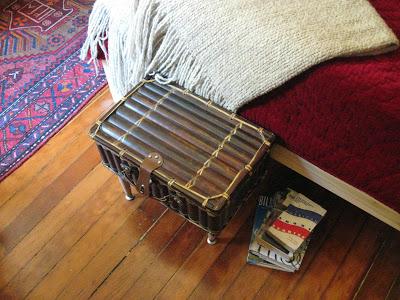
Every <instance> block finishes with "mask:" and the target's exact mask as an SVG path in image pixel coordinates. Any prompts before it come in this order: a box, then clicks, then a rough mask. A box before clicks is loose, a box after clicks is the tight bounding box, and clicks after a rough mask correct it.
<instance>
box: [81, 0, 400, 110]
mask: <svg viewBox="0 0 400 300" xmlns="http://www.w3.org/2000/svg"><path fill="white" fill-rule="evenodd" d="M106 39H107V40H108V51H106V47H105V44H104V41H105V40H106ZM97 45H99V46H100V47H101V49H102V50H103V51H104V52H105V53H106V55H107V56H106V58H107V62H108V67H109V70H108V81H109V86H110V89H111V92H112V94H113V97H115V98H117V99H118V98H121V97H122V96H123V95H124V94H125V93H127V92H128V91H129V90H130V89H131V88H132V87H133V86H134V85H135V84H137V83H138V82H139V81H140V80H141V79H142V78H144V77H145V75H146V74H149V73H151V72H158V73H160V74H161V75H162V77H164V78H168V80H170V81H174V82H177V83H178V84H179V85H181V86H183V87H185V88H187V89H189V90H192V91H194V92H195V93H197V94H199V95H201V96H203V97H205V98H208V99H212V100H213V101H214V102H216V103H218V104H220V105H222V106H224V107H225V108H227V109H229V110H232V111H235V110H237V109H238V108H239V107H240V106H242V105H243V104H245V103H247V102H248V101H250V100H252V99H254V98H256V97H258V96H260V95H262V94H265V93H267V92H269V91H271V90H272V89H274V88H276V87H278V86H279V85H281V84H283V83H284V82H286V81H287V80H289V79H290V78H292V77H294V76H296V75H298V74H299V73H301V72H303V71H304V70H306V69H308V68H310V67H312V66H314V65H316V64H318V63H320V62H323V61H326V60H329V59H332V58H334V57H343V56H352V55H370V54H379V53H383V52H387V51H390V50H393V49H395V48H397V47H398V45H399V41H398V39H397V38H396V36H395V35H394V33H393V32H392V31H391V30H390V28H388V26H387V25H386V24H385V22H384V21H383V20H382V19H381V17H380V16H379V15H378V13H377V12H376V11H375V9H374V8H373V7H372V6H371V5H370V4H369V2H368V1H366V0H306V1H305V0H268V1H267V0H220V1H217V0H201V1H199V0H97V1H96V3H95V5H94V8H93V12H92V14H91V16H90V21H89V29H88V38H87V40H86V42H85V44H84V46H83V48H82V58H84V57H85V56H86V54H87V52H88V50H89V51H90V53H91V57H92V58H95V57H96V56H97Z"/></svg>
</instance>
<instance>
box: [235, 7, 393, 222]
mask: <svg viewBox="0 0 400 300" xmlns="http://www.w3.org/2000/svg"><path fill="white" fill-rule="evenodd" d="M370 2H371V3H372V4H373V6H374V7H375V8H376V9H377V11H378V12H379V13H380V15H381V16H382V17H383V18H384V19H385V21H386V22H387V24H388V25H389V26H390V27H391V28H392V29H393V30H394V32H395V33H396V35H397V36H400V8H399V5H398V0H371V1H370ZM304 99H306V100H307V101H304ZM239 113H240V114H241V115H242V116H244V117H245V118H247V119H249V120H250V121H253V122H254V123H256V124H258V125H261V126H263V127H265V128H268V129H269V130H271V131H273V132H275V133H276V134H277V135H278V136H279V142H278V143H277V144H276V145H275V146H274V147H273V149H272V153H271V156H272V158H273V159H275V160H276V161H278V162H280V163H282V164H283V165H285V166H287V167H289V168H291V169H293V170H294V171H296V172H298V173H299V174H301V175H303V176H305V177H307V178H309V179H310V180H312V181H314V182H316V183H317V184H319V185H321V186H322V187H324V188H326V189H328V190H330V191H331V192H333V193H335V194H337V195H338V196H340V197H341V198H343V199H345V200H347V201H349V202H350V203H352V204H354V205H356V206H358V207H359V208H361V209H363V210H364V211H366V212H368V213H369V214H371V215H373V216H375V217H377V218H378V219H380V220H382V221H383V222H385V223H387V224H389V225H390V226H392V227H394V228H396V229H398V230H400V51H399V50H396V51H395V52H392V53H389V54H384V55H379V56H375V57H364V58H349V59H336V60H333V61H330V62H328V63H324V64H322V65H319V66H317V67H315V68H313V69H311V70H309V71H307V72H305V73H303V74H302V75H300V76H298V77H296V78H295V79H293V80H291V81H289V82H287V83H286V84H284V85H283V86H281V87H280V88H278V89H276V90H275V91H273V92H271V93H268V94H267V95H264V96H263V97H260V98H259V99H256V100H254V102H252V103H251V104H250V105H247V106H245V107H243V108H242V109H241V110H240V111H239Z"/></svg>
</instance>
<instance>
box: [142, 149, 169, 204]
mask: <svg viewBox="0 0 400 300" xmlns="http://www.w3.org/2000/svg"><path fill="white" fill-rule="evenodd" d="M163 162H164V160H163V158H162V157H161V155H160V154H159V153H156V152H152V153H150V154H149V155H147V157H146V158H145V159H144V160H143V162H142V164H141V165H140V169H139V178H138V180H137V183H136V188H137V190H138V191H139V193H140V194H142V195H143V196H145V197H148V196H149V195H150V175H151V173H152V172H153V171H154V170H156V169H158V168H159V167H161V166H162V164H163Z"/></svg>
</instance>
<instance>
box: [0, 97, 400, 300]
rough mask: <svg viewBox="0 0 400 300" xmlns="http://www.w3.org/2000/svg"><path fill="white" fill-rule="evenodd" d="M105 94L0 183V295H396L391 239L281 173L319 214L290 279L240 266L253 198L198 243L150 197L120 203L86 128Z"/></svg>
mask: <svg viewBox="0 0 400 300" xmlns="http://www.w3.org/2000/svg"><path fill="white" fill-rule="evenodd" d="M110 105H111V100H110V95H109V93H108V91H107V90H105V91H104V93H103V94H102V95H100V96H98V97H96V98H95V99H94V100H93V101H92V102H91V104H89V105H88V106H87V107H86V109H85V110H84V111H83V112H82V113H81V114H80V115H79V116H78V117H77V118H75V119H74V120H73V121H72V122H71V123H70V124H69V125H67V126H66V127H65V128H64V129H63V130H62V131H61V132H60V133H59V134H57V135H56V136H55V137H54V138H52V139H51V140H50V141H49V142H48V143H47V144H46V145H45V146H44V147H43V148H42V149H41V150H40V151H39V152H38V153H36V154H35V155H34V156H33V157H32V158H31V159H29V160H28V161H27V162H26V163H25V164H24V165H23V166H22V167H21V168H19V169H18V170H17V171H16V172H14V173H13V174H12V175H11V176H9V177H8V178H7V179H5V180H4V181H3V182H2V183H1V184H0V298H1V299H8V298H11V299H13V298H16V299H22V298H28V299H54V298H61V299H86V298H94V299H118V298H125V299H152V298H160V299H181V298H182V299H184V298H193V299H208V298H210V299H211V298H225V299H249V298H256V299H287V298H290V299H316V298H326V299H349V298H357V299H385V298H386V299H400V277H399V273H400V233H399V232H396V231H395V230H393V229H391V228H389V227H388V226H386V225H385V224H383V223H382V222H380V221H378V220H376V219H374V218H373V217H370V216H368V215H367V214H365V213H363V212H362V211H361V210H359V209H357V208H355V207H353V206H351V204H349V203H347V202H345V201H343V200H341V199H338V198H337V197H335V196H333V195H332V194H330V193H328V192H326V191H324V190H322V189H320V188H318V187H316V186H315V185H313V184H311V183H310V182H307V181H306V180H304V179H303V178H300V177H298V176H294V174H292V173H291V172H290V171H288V170H284V169H282V168H280V167H279V166H276V165H275V166H274V165H272V168H273V170H274V174H275V176H273V177H272V178H270V180H269V182H268V186H267V183H265V185H266V186H267V188H270V189H272V187H273V188H278V187H279V186H285V185H287V184H290V185H291V186H292V187H294V188H295V189H297V190H299V191H302V192H304V193H306V194H307V195H308V196H309V197H311V198H312V199H315V200H316V199H319V200H320V203H321V204H322V205H323V206H324V207H325V208H326V209H327V210H328V214H327V217H326V218H325V219H324V221H323V223H322V224H321V225H320V226H319V227H318V228H317V231H316V233H315V234H314V236H313V240H312V242H311V244H310V247H309V250H308V252H307V253H306V257H305V260H304V262H303V265H302V266H301V269H300V271H299V272H297V273H295V274H288V273H284V272H279V271H273V270H270V269H264V268H260V267H255V266H250V265H247V264H246V263H245V260H246V254H247V248H248V244H249V239H250V232H251V226H252V218H253V212H254V200H253V201H252V202H251V203H249V204H248V205H246V206H245V207H244V208H243V209H242V210H241V211H240V213H239V214H238V215H237V216H236V217H235V218H234V219H233V220H232V222H231V223H230V224H229V225H228V227H227V228H226V229H225V230H224V231H223V233H222V234H221V236H220V239H219V242H218V244H216V245H214V246H208V245H207V243H206V241H205V233H204V232H202V231H201V230H200V229H199V228H197V227H195V226H194V225H192V224H190V223H188V222H185V221H184V220H183V219H182V218H181V217H179V216H177V215H175V214H174V213H172V212H170V211H167V210H166V209H165V208H164V207H163V206H162V205H161V204H158V203H157V202H155V201H147V202H146V203H145V204H144V205H143V206H142V207H137V205H136V204H135V202H134V201H133V202H128V201H125V200H124V198H123V194H122V192H121V190H120V187H119V185H118V181H117V178H116V177H115V176H113V175H112V174H111V173H110V172H109V171H108V170H106V169H105V168H104V167H102V165H101V164H100V161H99V156H98V155H97V153H96V149H95V147H94V145H93V143H92V141H91V140H90V139H89V138H88V135H87V131H88V128H89V126H90V125H91V124H92V123H93V122H94V121H95V120H96V118H97V117H98V116H99V114H100V113H101V112H103V111H105V110H106V109H107V108H108V107H109V106H110Z"/></svg>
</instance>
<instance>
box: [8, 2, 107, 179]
mask: <svg viewBox="0 0 400 300" xmlns="http://www.w3.org/2000/svg"><path fill="white" fill-rule="evenodd" d="M93 2H94V0H13V1H0V101H1V102H0V181H1V180H3V179H4V178H5V177H6V176H7V175H9V174H10V173H11V172H12V171H13V170H15V169H16V168H17V167H18V166H19V165H21V164H22V163H23V162H24V161H25V160H26V159H27V158H28V157H30V156H31V155H32V154H33V153H34V152H35V151H37V150H38V149H39V148H40V147H41V146H42V145H43V144H44V143H45V142H46V141H47V140H48V139H49V138H50V137H51V136H52V135H54V134H55V133H56V132H57V131H59V130H60V129H61V128H62V127H63V126H64V125H65V124H66V123H67V122H68V121H69V120H70V119H71V118H72V117H73V116H74V115H76V114H77V112H78V111H79V110H80V109H81V108H82V107H83V106H84V105H85V104H86V103H87V102H88V101H89V100H90V99H91V97H92V96H93V95H95V94H96V92H97V91H99V90H100V89H101V88H102V87H103V86H104V85H105V82H106V81H105V76H104V74H103V72H102V71H101V72H100V74H99V75H97V76H96V73H95V70H94V67H93V66H92V65H87V64H85V63H84V62H82V61H80V60H79V57H78V55H79V49H80V47H81V45H82V43H83V40H84V38H85V35H86V26H87V22H88V17H89V13H90V10H91V7H92V4H93Z"/></svg>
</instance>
